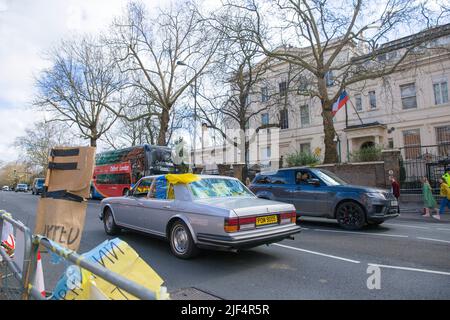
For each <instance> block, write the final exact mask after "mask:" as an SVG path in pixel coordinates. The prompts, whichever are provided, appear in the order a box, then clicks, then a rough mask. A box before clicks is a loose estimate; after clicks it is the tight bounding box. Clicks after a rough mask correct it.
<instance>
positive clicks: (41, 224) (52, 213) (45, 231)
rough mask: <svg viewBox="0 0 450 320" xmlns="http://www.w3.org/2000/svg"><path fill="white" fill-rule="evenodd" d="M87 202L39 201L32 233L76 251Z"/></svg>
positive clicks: (46, 199)
mask: <svg viewBox="0 0 450 320" xmlns="http://www.w3.org/2000/svg"><path fill="white" fill-rule="evenodd" d="M86 209H87V201H83V202H75V201H67V200H59V199H52V198H41V199H39V203H38V209H37V217H36V227H35V229H34V233H36V234H40V235H43V236H45V237H47V238H49V239H51V240H53V241H55V242H57V243H59V244H61V245H62V246H64V247H66V248H69V249H71V250H74V251H77V250H78V248H79V246H80V241H81V234H82V232H83V227H84V220H85V217H86Z"/></svg>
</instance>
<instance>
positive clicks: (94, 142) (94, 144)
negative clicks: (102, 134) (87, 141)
mask: <svg viewBox="0 0 450 320" xmlns="http://www.w3.org/2000/svg"><path fill="white" fill-rule="evenodd" d="M91 147H97V138H91Z"/></svg>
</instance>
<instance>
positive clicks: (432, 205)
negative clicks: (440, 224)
mask: <svg viewBox="0 0 450 320" xmlns="http://www.w3.org/2000/svg"><path fill="white" fill-rule="evenodd" d="M421 181H422V194H423V204H424V208H425V214H423V215H422V217H430V210H435V211H436V214H434V215H433V218H435V219H438V220H439V219H440V218H441V217H440V215H439V211H438V209H437V203H436V199H434V197H433V192H432V191H431V185H430V182H429V181H428V179H427V177H422V178H421Z"/></svg>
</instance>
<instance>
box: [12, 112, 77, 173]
mask: <svg viewBox="0 0 450 320" xmlns="http://www.w3.org/2000/svg"><path fill="white" fill-rule="evenodd" d="M68 132H70V128H69V127H68V126H67V125H65V124H63V123H57V122H45V121H41V122H36V123H35V124H34V126H33V127H32V128H30V129H26V130H25V135H23V136H20V137H17V138H16V140H15V142H14V145H15V147H17V148H18V149H20V150H21V151H22V156H21V157H20V159H21V160H22V161H26V162H27V163H28V164H29V165H30V166H31V167H32V168H33V171H34V172H35V173H36V174H41V175H42V174H44V173H45V170H46V168H47V167H48V156H49V154H50V150H51V149H52V148H54V147H57V146H72V145H74V144H77V141H76V139H75V140H74V139H73V136H72V135H69V134H68Z"/></svg>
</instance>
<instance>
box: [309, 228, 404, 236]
mask: <svg viewBox="0 0 450 320" xmlns="http://www.w3.org/2000/svg"><path fill="white" fill-rule="evenodd" d="M313 230H314V231H321V232H335V233H347V234H363V235H369V236H382V237H397V238H408V236H405V235H400V234H382V233H371V232H356V231H339V230H327V229H313Z"/></svg>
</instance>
